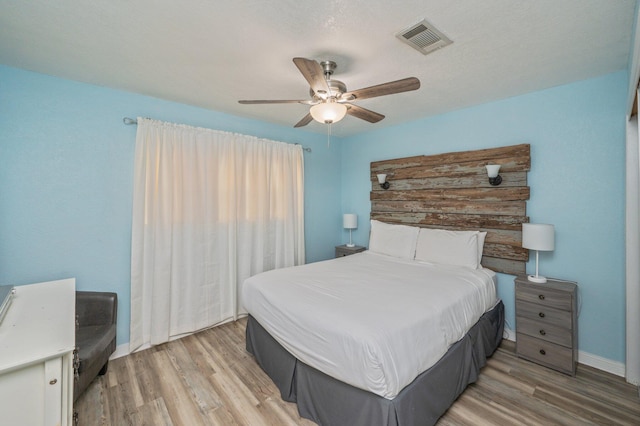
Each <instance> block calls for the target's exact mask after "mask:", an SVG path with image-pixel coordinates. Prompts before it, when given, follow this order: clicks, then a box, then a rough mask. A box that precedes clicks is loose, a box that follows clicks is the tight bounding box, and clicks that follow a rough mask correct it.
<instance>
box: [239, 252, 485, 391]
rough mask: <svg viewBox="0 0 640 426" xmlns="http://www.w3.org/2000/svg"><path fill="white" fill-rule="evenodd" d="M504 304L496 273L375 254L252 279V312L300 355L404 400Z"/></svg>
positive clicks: (246, 300) (246, 291)
mask: <svg viewBox="0 0 640 426" xmlns="http://www.w3.org/2000/svg"><path fill="white" fill-rule="evenodd" d="M495 303H496V290H495V274H494V273H493V272H492V271H490V270H487V269H478V270H473V269H469V268H461V267H460V268H458V267H451V266H436V265H432V264H428V263H421V262H416V261H404V260H400V259H396V258H393V257H389V256H384V255H380V254H374V253H370V252H364V253H359V254H355V255H351V256H346V257H342V258H338V259H333V260H328V261H324V262H318V263H311V264H308V265H303V266H297V267H293V268H286V269H278V270H274V271H269V272H265V273H262V274H259V275H256V276H253V277H251V278H249V279H247V280H246V281H245V282H244V287H243V304H244V307H245V308H246V309H247V311H248V312H249V313H250V314H251V315H252V316H253V317H254V318H255V319H256V320H257V321H258V322H259V323H260V325H262V326H263V327H264V328H265V329H266V330H267V331H268V332H269V334H271V336H273V337H274V338H275V339H276V340H277V341H278V343H280V344H281V345H282V346H283V347H284V348H285V349H287V351H289V352H290V353H291V354H292V355H294V356H295V357H296V358H297V359H299V360H300V361H302V362H304V363H305V364H307V365H310V366H312V367H314V368H316V369H318V370H320V371H322V372H324V373H326V374H328V375H329V376H332V377H334V378H336V379H338V380H341V381H343V382H345V383H348V384H350V385H352V386H355V387H358V388H361V389H365V390H368V391H370V392H373V393H375V394H377V395H380V396H382V397H385V398H388V399H392V398H394V397H395V396H396V395H397V394H398V393H399V392H400V391H401V390H402V389H403V388H404V387H405V386H406V385H408V384H409V383H411V382H412V381H413V380H414V379H415V378H416V377H417V376H418V375H419V374H420V373H422V372H423V371H425V370H427V369H428V368H429V367H431V366H432V365H434V364H435V363H436V361H438V360H439V359H440V358H441V357H442V355H444V353H445V352H446V351H447V349H448V348H449V346H451V344H453V343H455V342H456V341H458V340H460V339H461V338H462V337H463V336H464V335H465V334H466V333H467V331H468V330H469V329H470V328H471V327H472V326H473V325H474V324H475V323H476V322H477V321H478V319H479V318H480V316H482V314H483V313H484V312H486V311H487V310H489V309H491V308H492V307H493V306H494V305H495Z"/></svg>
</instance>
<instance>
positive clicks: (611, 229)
mask: <svg viewBox="0 0 640 426" xmlns="http://www.w3.org/2000/svg"><path fill="white" fill-rule="evenodd" d="M626 84H627V74H626V73H625V72H620V73H615V74H610V75H607V76H604V77H601V78H597V79H592V80H587V81H583V82H577V83H573V84H570V85H566V86H562V87H558V88H554V89H550V90H545V91H541V92H536V93H532V94H529V95H525V96H519V97H515V98H511V99H507V100H504V101H500V102H494V103H490V104H485V105H481V106H478V107H474V108H468V109H465V110H461V111H456V112H452V113H448V114H444V115H440V116H437V117H432V118H428V119H423V120H419V121H415V122H411V123H407V124H404V125H401V126H396V127H393V128H387V129H383V130H379V131H372V132H369V133H366V134H361V135H358V136H353V137H350V138H344V139H342V140H340V139H334V141H333V142H332V145H331V149H327V148H326V137H325V136H323V135H316V134H312V133H308V132H304V131H299V130H294V129H292V128H288V127H282V126H275V125H271V124H267V123H262V122H258V121H254V120H247V119H242V118H239V117H234V116H230V115H226V114H222V113H217V112H213V111H208V110H204V109H200V108H195V107H190V106H186V105H181V104H177V103H172V102H166V101H162V100H158V99H154V98H150V97H145V96H140V95H135V94H131V93H126V92H121V91H116V90H111V89H106V88H102V87H97V86H92V85H87V84H82V83H77V82H72V81H67V80H62V79H58V78H54V77H49V76H44V75H40V74H35V73H31V72H27V71H22V70H17V69H13V68H7V67H2V66H0V284H26V283H31V282H38V281H45V280H52V279H59V278H66V277H76V278H77V286H78V288H79V289H85V290H111V291H116V292H118V294H119V296H120V309H119V316H120V321H119V328H118V343H119V344H121V343H124V342H127V341H128V336H129V283H130V276H129V275H130V269H129V263H130V233H131V218H130V216H131V192H132V187H131V181H132V169H133V149H134V140H135V131H136V129H135V126H125V125H123V124H122V117H125V116H128V117H135V116H138V115H141V116H148V117H153V118H156V119H160V120H166V121H173V122H180V123H186V124H190V125H194V126H202V127H210V128H216V129H221V130H227V131H235V132H240V133H245V134H251V135H256V136H260V137H265V138H270V139H274V140H281V141H286V142H292V143H293V142H300V143H303V144H304V145H306V146H310V147H311V148H312V149H313V152H312V153H310V154H309V153H307V154H305V172H306V184H305V191H306V192H305V212H306V217H305V220H306V237H307V260H308V261H317V260H322V259H327V258H330V257H332V256H333V247H334V246H335V245H336V244H340V243H343V242H345V241H346V240H347V239H348V233H345V232H344V231H342V230H341V214H342V213H346V212H354V213H357V214H358V216H359V222H360V223H359V225H360V226H359V228H358V229H357V230H356V231H355V232H354V242H356V243H357V244H363V245H366V244H367V243H368V241H367V240H368V232H369V227H368V224H367V219H368V217H369V211H370V204H369V191H370V184H369V180H368V176H369V163H370V162H371V161H376V160H382V159H388V158H398V157H405V156H410V155H422V154H427V155H428V154H437V153H442V152H450V151H464V150H472V149H480V148H488V147H497V146H505V145H512V144H517V143H523V142H526V143H530V144H531V155H532V168H531V171H530V173H529V184H530V186H531V200H530V201H529V202H528V214H529V216H530V217H531V221H532V222H538V223H542V222H548V223H553V224H555V225H556V250H555V251H554V252H553V253H543V254H541V273H543V274H545V275H547V276H552V277H558V278H564V279H570V280H576V281H578V283H579V285H580V294H581V301H582V308H581V315H580V321H579V331H580V333H579V334H580V336H579V339H580V349H581V350H583V351H586V352H589V353H592V354H595V355H599V356H602V357H604V358H607V359H611V360H614V361H620V362H623V361H624V308H625V303H624V164H625V163H624V117H625V101H626ZM424 96H428V93H425V94H424ZM365 106H366V105H365ZM594 168H595V169H597V170H594ZM341 187H342V192H340V189H339V188H341ZM533 267H534V265H533V263H532V262H530V263H529V265H528V270H529V271H531V270H532V269H533ZM499 296H500V297H501V298H502V299H503V300H504V301H505V304H506V307H507V320H508V323H509V324H508V325H509V326H510V327H511V328H513V326H514V314H513V282H512V277H511V276H508V275H502V274H501V275H499Z"/></svg>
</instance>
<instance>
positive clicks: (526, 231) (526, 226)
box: [522, 223, 555, 251]
mask: <svg viewBox="0 0 640 426" xmlns="http://www.w3.org/2000/svg"><path fill="white" fill-rule="evenodd" d="M522 247H524V248H527V249H530V250H539V251H552V250H553V249H555V229H554V227H553V225H548V224H544V223H523V224H522Z"/></svg>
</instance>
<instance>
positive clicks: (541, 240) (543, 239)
mask: <svg viewBox="0 0 640 426" xmlns="http://www.w3.org/2000/svg"><path fill="white" fill-rule="evenodd" d="M522 247H524V248H527V249H529V250H535V251H536V274H535V275H529V277H528V278H529V281H532V282H534V283H546V282H547V279H546V278H545V277H541V276H540V275H538V252H539V251H553V249H555V230H554V227H553V225H548V224H544V223H523V224H522Z"/></svg>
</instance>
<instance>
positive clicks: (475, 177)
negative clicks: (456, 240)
mask: <svg viewBox="0 0 640 426" xmlns="http://www.w3.org/2000/svg"><path fill="white" fill-rule="evenodd" d="M487 164H500V166H501V167H500V176H502V183H501V184H500V186H491V185H490V184H489V179H488V177H487V172H486V169H485V167H484V166H485V165H487ZM530 168H531V155H530V146H529V144H521V145H513V146H507V147H502V148H491V149H482V150H478V151H465V152H451V153H446V154H438V155H429V156H425V155H422V156H416V157H407V158H398V159H394V160H384V161H376V162H373V163H371V188H372V191H371V219H376V220H379V221H382V222H387V223H401V224H405V225H412V226H420V227H424V228H440V229H451V230H480V231H487V237H486V240H485V244H484V252H483V256H482V265H483V266H484V267H486V268H489V269H492V270H494V271H496V272H503V273H506V274H513V275H517V274H523V273H525V267H526V262H527V260H528V258H529V251H528V250H527V249H524V248H522V223H526V222H529V218H528V217H527V215H526V214H527V201H526V200H528V199H529V187H528V186H527V171H528V170H529V169H530ZM378 173H386V174H387V181H388V182H389V183H390V188H389V189H388V190H384V189H382V188H381V187H380V185H379V184H378V179H377V174H378Z"/></svg>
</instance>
